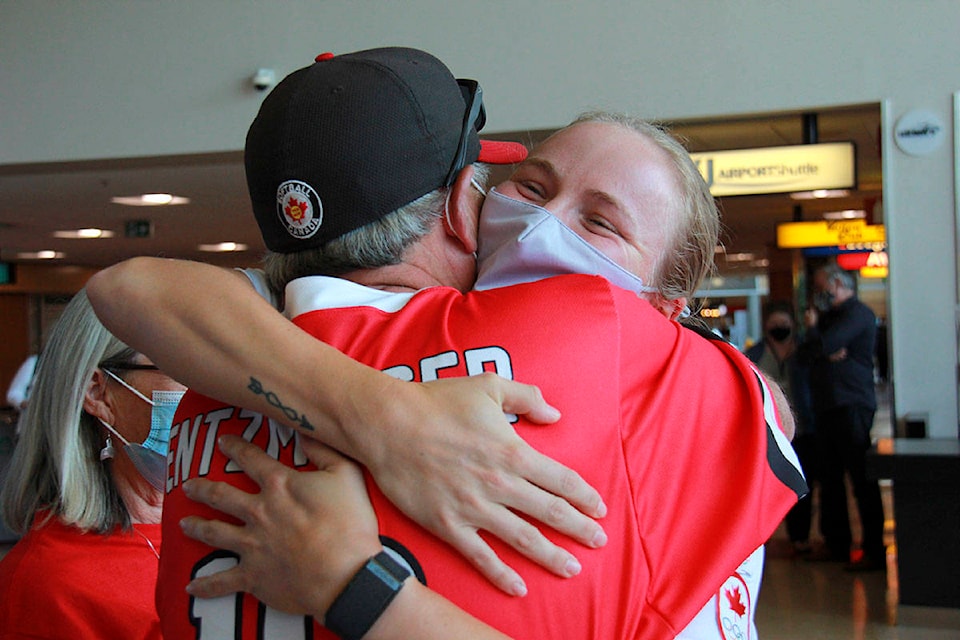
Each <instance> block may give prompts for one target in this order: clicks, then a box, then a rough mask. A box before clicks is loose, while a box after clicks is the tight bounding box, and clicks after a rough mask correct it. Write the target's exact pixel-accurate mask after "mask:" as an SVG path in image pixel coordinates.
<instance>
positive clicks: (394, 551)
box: [380, 536, 427, 585]
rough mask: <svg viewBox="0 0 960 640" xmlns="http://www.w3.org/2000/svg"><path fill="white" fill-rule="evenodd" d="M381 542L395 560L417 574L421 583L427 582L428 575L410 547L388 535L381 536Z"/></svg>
mask: <svg viewBox="0 0 960 640" xmlns="http://www.w3.org/2000/svg"><path fill="white" fill-rule="evenodd" d="M380 544H382V545H383V549H384V551H386V552H387V554H388V555H389V556H390V557H391V558H392V559H393V560H394V562H396V563H397V564H399V565H400V566H401V567H403V568H405V569H406V570H407V571H409V572H410V573H412V574H413V575H414V576H416V578H417V580H419V581H420V584H423V585H426V584H427V576H426V574H425V573H424V572H423V567H421V566H420V563H419V562H417V559H416V557H415V556H414V555H413V553H412V552H411V551H410V550H409V549H407V548H406V547H405V546H403V545H402V544H400V543H399V542H397V541H396V540H394V539H393V538H388V537H387V536H380Z"/></svg>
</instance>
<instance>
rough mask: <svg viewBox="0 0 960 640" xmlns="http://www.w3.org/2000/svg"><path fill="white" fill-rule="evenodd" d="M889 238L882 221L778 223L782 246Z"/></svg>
mask: <svg viewBox="0 0 960 640" xmlns="http://www.w3.org/2000/svg"><path fill="white" fill-rule="evenodd" d="M886 241H887V237H886V230H885V229H884V227H883V225H882V224H867V223H866V222H865V221H864V220H816V221H811V222H785V223H783V224H778V225H777V246H778V247H779V248H781V249H803V248H806V247H836V246H840V245H847V244H855V243H875V242H886Z"/></svg>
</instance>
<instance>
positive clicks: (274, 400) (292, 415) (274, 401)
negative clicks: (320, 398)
mask: <svg viewBox="0 0 960 640" xmlns="http://www.w3.org/2000/svg"><path fill="white" fill-rule="evenodd" d="M247 389H249V390H250V391H252V392H253V393H254V394H256V395H258V396H263V397H264V398H265V399H266V401H267V404H269V405H270V406H272V407H276V408H278V409H280V411H283V415H285V416H287V419H288V420H290V421H291V422H294V423H296V424H298V425H300V426H301V427H303V428H304V429H306V430H307V431H316V429H315V428H314V426H313V425H312V424H310V421H309V420H307V416H306V415H303V414H301V413H299V412H298V411H297V410H296V409H294V408H293V407H287V406H284V404H283V403H282V402H280V398H279V397H278V396H277V394H275V393H274V392H273V391H266V390H265V389H264V388H263V385H262V384H261V383H260V381H259V380H257V379H256V378H254V377H253V376H251V377H250V384H249V385H247Z"/></svg>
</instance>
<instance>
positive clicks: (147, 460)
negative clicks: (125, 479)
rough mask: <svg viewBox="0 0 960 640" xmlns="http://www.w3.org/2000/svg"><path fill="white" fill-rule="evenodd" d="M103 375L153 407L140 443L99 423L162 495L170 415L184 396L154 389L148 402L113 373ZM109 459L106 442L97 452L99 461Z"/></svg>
mask: <svg viewBox="0 0 960 640" xmlns="http://www.w3.org/2000/svg"><path fill="white" fill-rule="evenodd" d="M103 371H104V373H106V374H107V375H108V376H110V377H111V378H113V379H114V380H116V381H117V382H119V383H120V384H122V385H123V386H124V387H126V388H127V389H129V390H130V391H131V392H133V393H134V394H135V395H136V396H137V397H138V398H140V399H141V400H143V401H144V402H146V403H147V404H149V405H150V406H151V407H152V408H151V409H150V433H149V435H147V439H146V440H144V441H143V442H142V443H136V442H130V441H128V440H127V439H126V438H124V437H123V436H122V435H120V433H119V432H117V430H116V429H115V428H113V427H112V426H111V425H109V424H107V423H106V422H104V421H103V420H100V423H101V424H102V425H103V426H104V427H106V428H107V430H109V431H110V432H111V433H112V434H113V435H115V436H117V438H119V439H120V441H121V442H123V449H124V451H126V453H127V455H128V456H129V457H130V460H131V461H132V462H133V466H134V467H136V469H137V471H139V472H140V475H142V476H143V477H144V478H146V480H147V482H149V483H150V484H151V485H152V486H153V488H154V489H158V490H160V491H163V489H164V488H165V486H166V483H167V451H168V450H169V448H170V427H171V426H172V425H173V415H174V413H176V410H177V405H178V404H180V399H181V398H182V397H183V394H184V393H186V392H185V391H166V390H160V389H154V390H153V393H152V395H153V400H150V399H148V398H147V397H146V396H145V395H143V394H142V393H140V392H139V391H137V390H136V389H134V388H133V387H132V386H130V385H129V384H127V383H126V382H125V381H124V380H123V379H122V378H120V377H119V376H117V375H116V374H115V373H113V372H112V371H110V370H108V369H103ZM112 457H113V444H112V443H111V442H110V441H109V438H108V441H107V446H106V447H104V448H103V451H101V452H100V459H101V460H104V459H106V458H112Z"/></svg>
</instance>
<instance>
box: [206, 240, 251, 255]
mask: <svg viewBox="0 0 960 640" xmlns="http://www.w3.org/2000/svg"><path fill="white" fill-rule="evenodd" d="M197 249H199V250H200V251H211V252H219V253H223V252H229V251H246V250H247V245H245V244H242V243H240V242H218V243H216V244H201V245H198V246H197Z"/></svg>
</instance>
